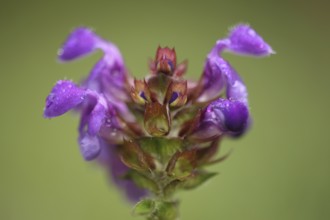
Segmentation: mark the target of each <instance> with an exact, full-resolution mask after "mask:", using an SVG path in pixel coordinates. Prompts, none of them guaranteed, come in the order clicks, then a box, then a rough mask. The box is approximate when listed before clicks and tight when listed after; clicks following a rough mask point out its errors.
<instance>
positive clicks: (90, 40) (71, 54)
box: [58, 27, 100, 61]
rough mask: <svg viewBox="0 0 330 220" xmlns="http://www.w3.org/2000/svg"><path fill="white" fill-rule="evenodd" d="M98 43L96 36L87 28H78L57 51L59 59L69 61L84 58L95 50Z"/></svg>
mask: <svg viewBox="0 0 330 220" xmlns="http://www.w3.org/2000/svg"><path fill="white" fill-rule="evenodd" d="M99 41H100V39H99V38H98V36H97V35H95V33H94V32H93V31H91V30H90V29H88V28H84V27H79V28H77V29H75V30H74V31H73V32H72V33H71V34H70V35H69V36H68V38H67V40H66V41H65V42H64V44H63V46H62V48H61V49H60V51H59V54H58V56H59V59H60V60H62V61H70V60H74V59H76V58H79V57H82V56H85V55H87V54H89V53H91V52H92V51H93V50H94V49H96V46H97V43H98V42H99Z"/></svg>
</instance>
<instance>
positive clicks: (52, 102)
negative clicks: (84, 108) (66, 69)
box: [44, 80, 86, 118]
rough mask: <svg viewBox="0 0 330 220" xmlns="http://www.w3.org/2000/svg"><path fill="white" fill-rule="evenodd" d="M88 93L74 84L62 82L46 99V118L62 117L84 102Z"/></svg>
mask: <svg viewBox="0 0 330 220" xmlns="http://www.w3.org/2000/svg"><path fill="white" fill-rule="evenodd" d="M85 96H86V92H85V90H84V89H81V88H79V87H77V86H76V85H75V84H74V83H73V82H71V81H67V80H60V81H58V82H57V83H56V85H55V86H54V88H53V89H52V91H51V92H50V94H49V95H48V97H47V99H46V107H45V110H44V116H45V117H47V118H51V117H56V116H60V115H62V114H64V113H66V112H67V111H69V110H70V109H72V108H74V107H76V106H77V105H79V104H80V103H81V102H82V101H84V99H85Z"/></svg>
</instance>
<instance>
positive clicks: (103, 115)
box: [88, 96, 119, 135]
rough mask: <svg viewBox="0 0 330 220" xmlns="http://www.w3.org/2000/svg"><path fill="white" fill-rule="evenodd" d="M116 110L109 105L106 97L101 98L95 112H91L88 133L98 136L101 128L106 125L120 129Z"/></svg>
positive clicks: (94, 109)
mask: <svg viewBox="0 0 330 220" xmlns="http://www.w3.org/2000/svg"><path fill="white" fill-rule="evenodd" d="M116 119H117V118H116V115H115V109H114V107H113V106H112V105H111V103H107V101H106V100H105V98H104V97H102V96H101V97H99V98H98V100H97V103H96V105H95V106H94V108H93V110H92V111H91V112H90V115H89V121H88V133H89V134H90V135H96V134H97V133H98V132H99V131H100V129H101V127H102V126H103V125H105V126H106V127H108V128H115V129H116V128H118V127H119V125H118V122H117V120H116Z"/></svg>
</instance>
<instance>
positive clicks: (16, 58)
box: [0, 0, 330, 220]
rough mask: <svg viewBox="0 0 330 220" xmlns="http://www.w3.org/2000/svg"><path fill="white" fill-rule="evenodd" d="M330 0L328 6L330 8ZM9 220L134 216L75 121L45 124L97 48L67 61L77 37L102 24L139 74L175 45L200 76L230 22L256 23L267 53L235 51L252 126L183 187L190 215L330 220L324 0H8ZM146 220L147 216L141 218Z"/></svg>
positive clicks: (4, 150) (4, 44)
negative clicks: (55, 97) (83, 146)
mask: <svg viewBox="0 0 330 220" xmlns="http://www.w3.org/2000/svg"><path fill="white" fill-rule="evenodd" d="M324 2H325V1H324ZM0 11H1V13H0V17H1V19H0V24H1V27H2V28H1V34H0V44H1V50H0V56H1V57H0V58H1V59H0V62H1V65H0V70H1V72H0V77H1V78H0V83H1V87H0V88H1V93H0V98H1V114H0V117H1V118H0V119H1V120H0V121H1V128H0V129H1V130H0V131H1V138H0V147H1V154H0V157H1V158H0V171H1V174H0V178H1V180H0V219H4V220H30V219H31V220H32V219H33V220H41V219H42V220H43V219H47V220H53V219H54V220H55V219H56V220H58V219H63V220H66V219H81V220H106V219H107V220H109V219H127V220H128V219H134V218H133V217H132V216H131V215H130V210H131V206H130V205H129V204H127V203H126V202H125V200H124V199H122V198H121V195H120V193H119V192H117V191H116V189H114V187H113V186H111V185H109V182H108V179H107V177H106V175H105V173H103V171H102V170H101V169H99V168H98V167H97V166H95V165H94V164H91V163H87V162H84V161H83V159H82V158H81V156H80V153H79V152H78V147H77V143H76V139H77V131H76V127H77V124H78V117H74V116H73V115H70V114H68V115H65V116H62V117H59V118H56V119H53V120H46V119H44V118H43V117H42V111H43V106H44V100H45V97H46V96H47V94H48V93H49V91H50V89H51V87H52V86H53V85H54V83H55V82H56V81H57V80H59V79H63V78H65V77H66V78H69V79H73V80H74V81H76V82H79V80H80V79H81V78H82V77H84V76H86V74H87V73H88V72H89V70H90V68H91V67H92V65H93V64H94V63H95V61H96V60H97V59H98V58H100V56H101V53H100V52H98V53H97V54H95V55H94V56H91V57H88V58H85V59H83V60H80V61H77V62H73V63H69V64H59V63H57V62H56V52H57V50H58V48H59V46H60V44H61V43H62V42H63V40H64V39H65V38H66V36H67V34H68V33H69V31H70V30H72V29H73V28H74V27H76V26H80V25H86V26H89V27H93V28H94V29H95V30H96V32H97V33H98V34H99V35H101V36H103V37H104V38H106V39H109V40H111V41H112V42H114V43H116V44H117V45H118V47H119V48H120V50H121V52H122V54H123V56H124V58H125V61H126V64H127V66H128V67H129V69H130V70H131V71H132V74H133V75H135V76H138V77H142V76H143V75H144V74H145V73H146V72H147V59H148V58H149V57H153V56H154V53H155V50H156V48H157V46H158V45H159V44H160V45H162V46H166V45H168V46H175V48H176V51H177V54H178V57H179V60H183V59H186V58H187V59H189V69H188V77H190V78H195V79H197V78H198V77H199V75H200V73H201V71H202V67H203V62H204V59H205V56H206V54H207V53H208V51H209V50H210V49H211V47H212V46H213V45H214V43H215V41H216V40H217V39H219V38H222V37H224V36H225V34H226V32H227V30H228V28H229V27H231V26H233V25H235V24H237V23H239V22H248V23H250V24H251V25H252V27H254V28H255V29H256V30H257V32H258V33H259V34H260V35H262V36H263V37H264V39H265V40H266V41H267V42H268V43H269V44H270V45H271V46H272V47H273V48H274V49H275V51H276V52H277V54H276V55H275V56H271V57H269V58H264V59H254V58H249V57H239V56H234V55H230V54H226V55H225V57H226V58H227V59H228V60H229V61H230V62H231V63H232V65H233V66H234V67H235V68H236V69H237V71H238V72H239V73H240V74H241V76H242V77H243V78H244V80H245V82H246V84H247V86H248V89H249V97H250V105H251V112H252V115H253V119H254V124H253V127H252V129H251V131H250V132H249V133H248V135H246V136H245V137H244V138H242V139H239V140H237V141H236V140H235V141H233V140H225V141H224V142H223V149H224V152H227V151H228V150H230V149H234V152H233V154H232V155H231V157H230V158H229V159H228V160H227V161H226V162H224V163H222V164H219V165H216V166H213V167H212V168H211V170H214V171H219V172H220V175H218V176H217V177H216V178H214V179H212V180H211V181H210V182H208V183H207V184H205V185H203V186H202V187H201V188H199V189H197V190H195V191H189V192H182V193H180V197H181V199H182V204H181V219H183V220H188V219H192V220H195V219H205V220H206V219H210V220H213V219H245V220H265V219H266V220H278V219H281V220H295V219H299V220H305V219H306V220H307V219H317V220H323V219H330V170H329V168H330V149H329V137H330V135H329V134H328V128H329V122H330V121H329V119H328V117H327V116H328V115H326V113H329V106H330V105H329V94H330V93H329V92H330V90H329V86H328V83H329V79H330V77H329V73H328V72H329V71H328V67H329V65H328V63H326V62H329V58H328V51H329V33H330V28H329V21H330V15H329V7H328V5H326V4H323V3H322V2H321V1H308V2H307V1H278V0H273V1H271V0H269V1H244V0H242V1H207V0H203V1H200V2H197V1H186V2H184V1H158V0H154V1H120V2H119V1H103V2H102V1H76V2H68V1H48V2H47V1H39V2H37V1H20V2H19V1H1V7H0ZM135 219H140V218H135Z"/></svg>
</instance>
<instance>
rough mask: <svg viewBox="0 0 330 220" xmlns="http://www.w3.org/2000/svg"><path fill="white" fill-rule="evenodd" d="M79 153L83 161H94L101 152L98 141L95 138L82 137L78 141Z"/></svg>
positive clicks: (87, 135) (86, 135) (89, 136)
mask: <svg viewBox="0 0 330 220" xmlns="http://www.w3.org/2000/svg"><path fill="white" fill-rule="evenodd" d="M79 145H80V152H81V154H82V156H83V157H84V159H85V160H87V161H89V160H93V159H95V158H96V157H97V156H98V155H99V154H100V152H101V146H100V141H99V138H98V137H97V136H91V135H89V134H85V135H83V136H82V137H81V138H80V140H79Z"/></svg>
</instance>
